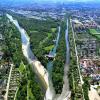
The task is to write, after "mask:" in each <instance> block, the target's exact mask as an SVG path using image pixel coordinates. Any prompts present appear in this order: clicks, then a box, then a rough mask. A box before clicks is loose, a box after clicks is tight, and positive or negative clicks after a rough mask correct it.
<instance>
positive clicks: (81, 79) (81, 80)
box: [70, 20, 85, 100]
mask: <svg viewBox="0 0 100 100" xmlns="http://www.w3.org/2000/svg"><path fill="white" fill-rule="evenodd" d="M70 23H71V28H72V33H73V40H74V47H75V54H76V58H77V59H76V60H77V68H78V72H79V77H80V82H81V87H82V85H83V84H84V82H83V78H82V75H81V71H80V66H79V58H78V52H77V46H76V39H75V32H74V30H73V26H72V22H71V20H70ZM82 94H83V100H85V99H84V93H83V88H82Z"/></svg>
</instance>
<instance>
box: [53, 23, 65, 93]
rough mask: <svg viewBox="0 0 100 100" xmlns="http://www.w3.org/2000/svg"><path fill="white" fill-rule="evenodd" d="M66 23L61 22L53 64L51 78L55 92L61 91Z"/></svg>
mask: <svg viewBox="0 0 100 100" xmlns="http://www.w3.org/2000/svg"><path fill="white" fill-rule="evenodd" d="M65 29H66V23H65V22H62V23H61V35H60V40H59V43H58V48H57V55H56V57H55V60H54V64H53V66H54V67H53V72H52V80H53V84H54V87H55V91H56V93H57V94H60V93H61V92H62V88H63V75H64V65H65V60H66V44H65Z"/></svg>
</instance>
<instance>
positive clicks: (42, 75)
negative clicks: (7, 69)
mask: <svg viewBox="0 0 100 100" xmlns="http://www.w3.org/2000/svg"><path fill="white" fill-rule="evenodd" d="M6 16H7V17H8V19H9V20H10V21H11V22H12V23H13V24H14V25H15V26H16V27H17V29H18V30H19V32H20V33H21V40H22V51H23V54H24V56H25V57H26V59H27V60H28V62H29V64H31V65H32V69H33V70H34V72H35V73H36V75H37V76H38V77H39V79H40V81H41V82H42V83H43V84H44V88H46V89H47V90H46V94H45V98H44V99H45V100H53V98H54V96H55V91H54V88H53V85H52V81H51V79H50V77H49V73H48V72H47V70H46V69H45V68H44V66H42V64H41V63H40V62H39V61H38V60H37V59H36V57H35V56H34V54H33V53H32V51H31V49H30V41H29V40H30V38H29V37H28V35H27V33H26V31H25V30H24V29H23V28H22V27H20V26H19V24H18V21H17V20H14V19H13V17H12V16H11V15H9V14H6Z"/></svg>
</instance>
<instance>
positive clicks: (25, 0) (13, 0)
mask: <svg viewBox="0 0 100 100" xmlns="http://www.w3.org/2000/svg"><path fill="white" fill-rule="evenodd" d="M48 2H49V3H57V2H60V3H67V2H100V0H0V4H33V3H41V4H42V3H48Z"/></svg>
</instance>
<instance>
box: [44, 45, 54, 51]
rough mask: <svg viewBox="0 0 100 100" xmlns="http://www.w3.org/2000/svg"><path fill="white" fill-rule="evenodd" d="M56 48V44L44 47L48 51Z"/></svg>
mask: <svg viewBox="0 0 100 100" xmlns="http://www.w3.org/2000/svg"><path fill="white" fill-rule="evenodd" d="M53 48H54V45H50V46H48V47H45V48H44V49H45V50H46V51H50V50H52V49H53Z"/></svg>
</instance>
